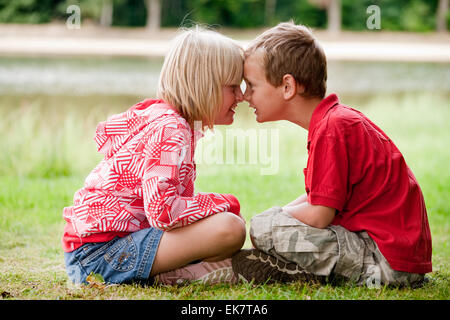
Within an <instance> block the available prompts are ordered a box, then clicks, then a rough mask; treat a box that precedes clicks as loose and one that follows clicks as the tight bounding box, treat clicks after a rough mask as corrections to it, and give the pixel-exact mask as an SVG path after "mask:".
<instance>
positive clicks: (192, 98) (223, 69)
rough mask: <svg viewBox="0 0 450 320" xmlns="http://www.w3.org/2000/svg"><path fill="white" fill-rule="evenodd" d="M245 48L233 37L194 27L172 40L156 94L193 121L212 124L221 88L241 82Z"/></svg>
mask: <svg viewBox="0 0 450 320" xmlns="http://www.w3.org/2000/svg"><path fill="white" fill-rule="evenodd" d="M243 65H244V50H243V48H242V47H241V46H240V45H239V44H238V43H237V42H235V41H234V40H232V39H230V38H228V37H226V36H224V35H222V34H220V33H218V32H215V31H212V30H207V29H205V28H203V27H200V26H196V27H194V28H191V29H183V30H182V32H181V33H180V34H179V35H178V36H177V37H176V38H175V39H174V40H173V43H172V46H171V48H170V50H169V52H168V53H167V55H166V57H165V59H164V64H163V66H162V69H161V74H160V77H159V86H158V97H159V98H160V99H163V100H164V101H166V102H167V103H169V104H171V105H172V106H173V107H175V108H177V110H178V111H179V112H180V113H181V115H182V116H183V117H184V118H185V119H186V120H187V121H188V123H189V124H190V125H191V126H192V125H193V123H194V121H203V120H204V121H205V122H206V125H207V126H208V128H212V127H213V125H214V118H215V115H216V113H217V112H218V111H219V109H220V107H221V106H222V87H223V86H229V85H240V83H241V81H242V78H243V69H244V66H243Z"/></svg>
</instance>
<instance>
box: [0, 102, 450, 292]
mask: <svg viewBox="0 0 450 320" xmlns="http://www.w3.org/2000/svg"><path fill="white" fill-rule="evenodd" d="M139 99H141V97H133V96H129V97H127V96H118V97H109V96H108V97H105V96H88V97H67V96H44V95H36V96H27V97H18V96H13V95H11V96H5V95H4V96H2V98H1V99H0V117H1V119H2V120H1V121H0V135H1V136H2V139H1V140H0V150H2V151H3V152H2V153H1V154H0V177H1V179H0V190H1V192H0V218H1V219H0V298H4V299H254V300H255V299H256V300H258V299H292V300H309V299H313V300H314V299H318V300H320V299H362V300H366V299H367V300H374V299H448V298H449V296H450V295H449V289H448V288H449V279H450V277H449V269H448V266H449V262H450V252H449V248H448V234H449V230H448V222H449V217H450V212H449V208H448V204H449V203H448V194H449V193H450V173H449V170H448V163H449V162H450V149H449V148H448V141H450V132H449V130H448V124H447V121H448V119H450V103H449V101H450V100H449V96H448V95H444V94H425V93H422V94H412V95H388V96H379V97H351V96H350V97H344V96H343V97H341V100H342V101H343V102H344V103H346V104H349V105H352V106H354V107H356V108H358V109H360V110H361V111H363V112H364V113H365V114H367V115H368V116H369V117H370V118H371V119H373V120H374V121H375V122H376V123H377V124H378V125H379V126H380V127H381V128H382V129H383V130H384V131H385V132H386V133H387V134H388V135H389V136H390V137H391V138H392V139H393V140H394V142H395V143H396V144H397V146H398V147H399V148H400V150H401V151H402V152H403V154H404V156H405V158H406V161H407V163H408V164H409V165H410V167H411V168H412V170H413V172H414V174H415V175H416V177H417V179H418V181H419V184H420V185H421V188H422V190H423V193H424V197H425V201H426V204H427V209H428V217H429V222H430V228H431V233H432V238H433V258H432V259H433V269H434V271H433V272H432V273H431V274H429V277H430V282H429V283H428V284H426V285H425V286H424V287H422V288H418V289H407V288H403V289H400V288H386V287H382V288H379V289H368V288H365V287H355V286H352V285H350V284H339V285H318V284H299V283H294V284H271V285H253V284H241V285H237V286H229V285H216V286H204V285H199V284H194V285H189V286H184V287H151V286H148V287H142V286H138V285H120V286H106V287H104V286H81V287H75V286H73V285H71V284H70V283H69V282H68V281H67V277H66V274H65V270H64V261H63V253H62V250H61V244H60V241H61V235H62V229H63V227H64V221H63V220H62V208H63V207H64V206H68V205H70V204H71V202H72V197H73V194H74V192H75V191H76V190H77V189H78V188H80V187H81V186H82V184H83V181H84V178H85V177H86V175H87V174H88V173H89V171H90V170H91V169H92V168H93V166H95V164H96V163H97V162H98V161H99V159H100V158H101V157H100V156H99V155H98V154H97V153H96V152H95V150H96V149H95V144H94V142H93V140H92V138H93V134H94V132H95V126H96V124H97V122H98V121H101V120H103V119H104V118H105V117H107V116H108V115H110V114H112V113H115V112H120V111H123V110H124V109H126V108H127V107H128V106H131V105H132V104H133V103H135V102H136V101H138V100H139ZM252 117H253V115H252V114H251V111H250V110H248V109H247V108H246V104H242V105H241V106H240V107H239V108H238V114H237V118H236V121H235V123H234V124H233V125H232V126H231V127H220V128H218V130H220V132H221V133H222V134H223V135H224V136H225V135H226V130H227V129H232V128H235V129H236V128H244V129H245V130H252V129H258V130H262V129H268V130H275V129H276V130H278V133H279V138H280V140H279V146H278V148H279V171H278V173H277V174H276V175H261V174H260V170H261V168H262V167H264V166H263V165H249V164H223V165H219V164H205V163H203V164H199V165H198V177H197V181H196V188H197V191H215V192H226V193H233V194H236V195H237V196H238V198H239V200H240V202H241V207H242V212H243V214H244V216H245V217H246V219H247V221H249V220H250V218H251V217H252V216H253V215H255V214H257V213H259V212H261V211H263V210H265V209H267V208H268V207H271V206H274V205H282V204H285V203H286V202H288V201H291V200H292V199H294V198H295V197H296V196H297V195H299V194H300V193H302V192H303V191H304V183H303V173H302V168H303V167H304V166H305V165H306V159H307V154H306V131H305V130H303V129H301V128H299V127H296V126H294V125H292V124H290V123H287V122H280V123H269V124H257V123H256V122H254V121H253V118H252ZM225 151H227V152H230V150H225ZM231 152H235V153H236V150H231ZM245 246H246V247H249V246H250V243H249V241H247V242H246V244H245Z"/></svg>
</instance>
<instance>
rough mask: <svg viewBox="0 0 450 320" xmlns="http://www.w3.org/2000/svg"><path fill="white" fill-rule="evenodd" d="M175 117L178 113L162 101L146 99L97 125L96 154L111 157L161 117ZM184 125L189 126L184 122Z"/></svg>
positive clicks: (178, 116)
mask: <svg viewBox="0 0 450 320" xmlns="http://www.w3.org/2000/svg"><path fill="white" fill-rule="evenodd" d="M166 114H167V115H169V114H172V115H176V116H177V118H180V119H182V120H184V118H183V117H181V116H180V115H179V114H178V112H177V111H176V110H175V108H173V107H172V106H170V105H169V104H167V103H166V102H164V101H163V100H155V99H147V100H144V101H141V102H139V103H137V104H135V105H134V106H132V107H131V108H130V109H129V110H127V111H126V112H123V113H120V114H115V115H113V116H111V117H109V118H108V120H106V121H104V122H100V123H99V124H98V125H97V130H96V135H95V138H94V140H95V142H96V144H97V150H98V152H100V153H102V154H104V155H105V157H106V158H110V157H111V156H113V155H114V154H115V153H116V152H117V151H118V150H120V148H121V147H122V146H123V145H124V144H126V143H127V142H128V141H129V140H131V139H132V138H133V137H134V136H136V135H137V134H138V133H139V132H141V131H142V130H143V129H144V128H146V127H147V126H150V125H152V124H154V121H155V120H156V119H157V118H160V117H161V116H163V115H166ZM184 122H185V125H186V126H187V127H188V128H189V125H188V124H187V122H186V121H185V120H184Z"/></svg>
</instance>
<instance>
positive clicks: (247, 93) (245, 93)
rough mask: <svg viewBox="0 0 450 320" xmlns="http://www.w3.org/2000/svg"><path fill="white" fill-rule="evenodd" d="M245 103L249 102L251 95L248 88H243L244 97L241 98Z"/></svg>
mask: <svg viewBox="0 0 450 320" xmlns="http://www.w3.org/2000/svg"><path fill="white" fill-rule="evenodd" d="M242 98H243V99H244V100H245V101H247V102H250V98H251V94H250V90H249V88H245V92H244V95H243V97H242Z"/></svg>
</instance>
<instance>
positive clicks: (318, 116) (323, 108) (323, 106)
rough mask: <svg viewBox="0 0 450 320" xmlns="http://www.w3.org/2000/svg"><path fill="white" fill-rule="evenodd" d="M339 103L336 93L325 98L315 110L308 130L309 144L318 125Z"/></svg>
mask: <svg viewBox="0 0 450 320" xmlns="http://www.w3.org/2000/svg"><path fill="white" fill-rule="evenodd" d="M338 103H339V99H338V96H337V95H336V94H335V93H332V94H330V95H328V96H327V97H326V98H324V99H323V100H322V101H321V102H320V103H319V104H318V105H317V107H316V108H315V109H314V111H313V114H312V116H311V121H310V122H309V128H308V142H309V141H311V137H312V134H313V133H314V129H315V128H316V125H317V123H318V122H319V121H320V120H322V119H323V117H324V116H325V114H326V113H327V112H328V110H330V109H331V108H332V107H334V106H335V105H337V104H338Z"/></svg>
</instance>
